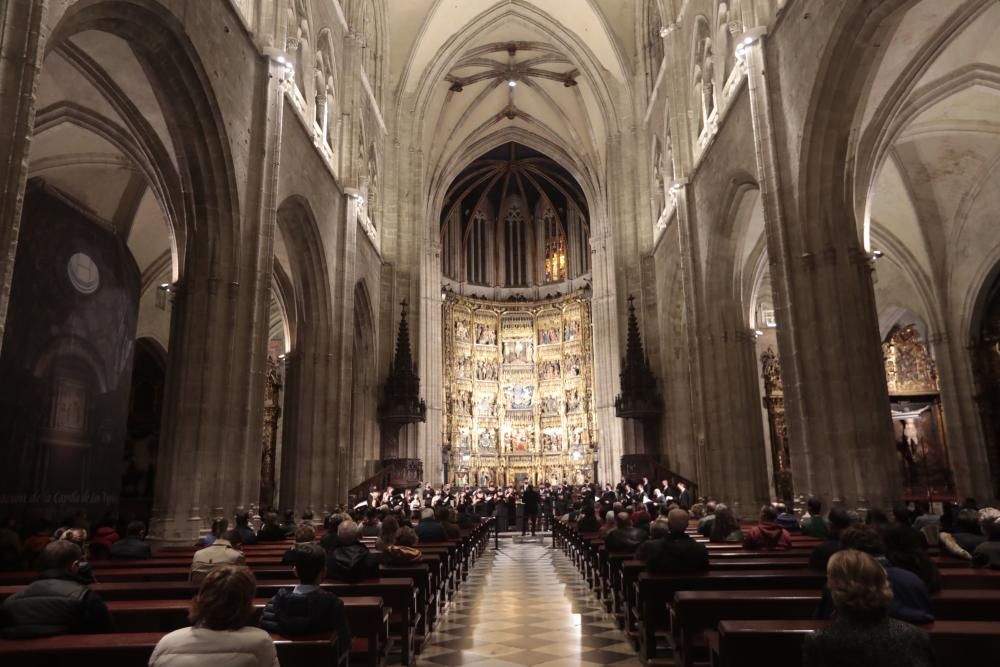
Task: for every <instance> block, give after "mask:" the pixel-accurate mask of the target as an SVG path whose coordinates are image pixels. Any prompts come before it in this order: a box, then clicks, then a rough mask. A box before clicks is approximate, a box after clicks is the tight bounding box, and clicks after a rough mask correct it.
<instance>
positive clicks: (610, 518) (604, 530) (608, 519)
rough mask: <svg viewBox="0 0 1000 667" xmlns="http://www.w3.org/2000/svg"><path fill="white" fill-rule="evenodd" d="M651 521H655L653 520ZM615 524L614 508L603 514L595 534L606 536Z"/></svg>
mask: <svg viewBox="0 0 1000 667" xmlns="http://www.w3.org/2000/svg"><path fill="white" fill-rule="evenodd" d="M653 523H656V522H655V521H654V522H653ZM577 525H579V524H577ZM617 525H618V524H616V523H615V512H614V510H608V511H607V513H606V514H605V515H604V523H602V524H601V528H600V530H598V531H597V534H598V535H599V536H600V537H601V538H602V539H603V538H605V537H607V536H608V533H610V532H611V531H612V530H614V529H615V527H616V526H617Z"/></svg>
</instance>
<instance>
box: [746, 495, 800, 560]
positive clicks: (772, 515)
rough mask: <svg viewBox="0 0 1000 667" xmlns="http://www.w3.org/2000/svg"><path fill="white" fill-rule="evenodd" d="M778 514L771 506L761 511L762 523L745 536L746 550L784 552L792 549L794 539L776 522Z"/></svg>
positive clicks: (764, 507) (748, 531) (759, 522)
mask: <svg viewBox="0 0 1000 667" xmlns="http://www.w3.org/2000/svg"><path fill="white" fill-rule="evenodd" d="M777 519H778V513H777V512H776V511H775V509H774V508H773V507H771V506H770V505H764V506H763V507H762V508H761V509H760V521H758V523H757V525H756V526H752V527H751V528H750V529H749V530H747V531H746V533H744V535H743V548H744V549H758V550H761V551H783V550H785V549H790V548H791V547H792V538H791V536H790V535H789V534H788V531H787V530H785V529H784V528H782V527H781V526H779V525H778V524H777V523H776V521H777Z"/></svg>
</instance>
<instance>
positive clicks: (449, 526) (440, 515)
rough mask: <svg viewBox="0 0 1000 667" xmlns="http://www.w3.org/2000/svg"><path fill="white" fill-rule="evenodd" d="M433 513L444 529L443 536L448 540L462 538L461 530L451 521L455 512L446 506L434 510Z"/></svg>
mask: <svg viewBox="0 0 1000 667" xmlns="http://www.w3.org/2000/svg"><path fill="white" fill-rule="evenodd" d="M434 513H435V514H436V515H437V519H438V521H439V522H440V523H441V526H442V527H443V528H444V534H445V536H446V537H447V538H448V539H449V540H459V539H461V538H462V530H461V529H460V528H459V527H458V524H457V523H455V521H454V520H453V519H452V517H453V516H454V513H455V510H453V509H452V508H450V507H447V506H441V507H438V508H437V509H436V510H434Z"/></svg>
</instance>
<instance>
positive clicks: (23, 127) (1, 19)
mask: <svg viewBox="0 0 1000 667" xmlns="http://www.w3.org/2000/svg"><path fill="white" fill-rule="evenodd" d="M48 7H49V2H48V0H6V2H4V3H3V5H2V7H0V155H2V156H3V159H2V161H0V348H2V347H3V338H4V331H5V328H6V322H7V306H8V304H9V302H10V285H11V280H12V279H13V276H14V257H15V256H16V254H17V235H18V231H19V229H20V226H21V207H22V204H23V203H24V186H25V182H26V181H27V177H28V159H29V151H30V148H31V137H32V134H33V128H34V125H35V92H36V90H37V87H38V74H39V72H40V70H41V67H42V59H43V58H44V55H45V41H46V38H47V36H48V35H47V31H46V28H45V27H44V26H45V16H46V13H47V11H48Z"/></svg>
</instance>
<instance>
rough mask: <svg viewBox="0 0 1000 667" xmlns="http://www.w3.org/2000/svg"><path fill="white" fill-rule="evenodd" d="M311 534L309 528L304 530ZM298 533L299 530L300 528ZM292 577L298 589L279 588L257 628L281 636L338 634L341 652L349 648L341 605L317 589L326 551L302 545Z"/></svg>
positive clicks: (330, 595) (324, 565) (345, 613)
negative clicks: (297, 580) (296, 579)
mask: <svg viewBox="0 0 1000 667" xmlns="http://www.w3.org/2000/svg"><path fill="white" fill-rule="evenodd" d="M307 528H308V529H309V530H312V527H307ZM300 530H301V528H300ZM295 575H296V576H297V577H298V578H299V585H298V586H296V587H295V588H293V589H291V590H289V589H287V588H281V589H279V590H278V593H277V594H276V595H275V596H274V597H273V598H271V600H270V602H268V603H267V606H266V607H264V612H263V614H262V615H261V619H260V626H261V627H262V628H264V629H265V630H267V631H269V632H277V633H280V634H283V635H289V636H295V635H311V634H317V633H321V632H333V631H336V632H337V641H338V645H339V647H340V649H341V650H345V649H347V648H348V647H350V645H351V631H350V628H349V627H348V624H347V612H345V611H344V603H343V601H342V600H341V599H340V598H338V597H337V596H336V595H334V594H333V593H330V592H328V591H324V590H323V589H322V588H320V584H321V583H322V582H323V579H325V578H326V551H325V550H324V549H323V547H321V546H320V545H318V544H312V543H311V542H310V543H304V544H300V545H299V546H298V548H297V549H296V555H295Z"/></svg>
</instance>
